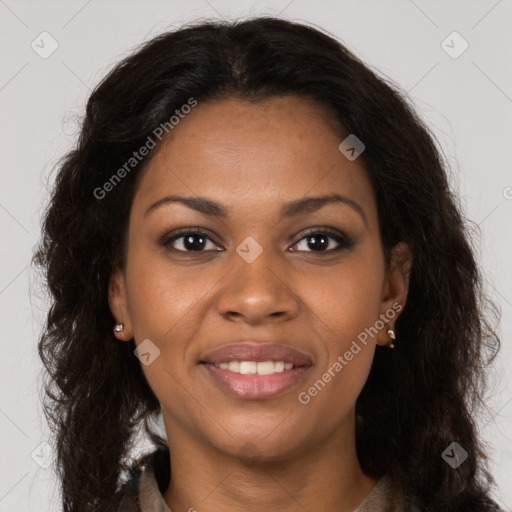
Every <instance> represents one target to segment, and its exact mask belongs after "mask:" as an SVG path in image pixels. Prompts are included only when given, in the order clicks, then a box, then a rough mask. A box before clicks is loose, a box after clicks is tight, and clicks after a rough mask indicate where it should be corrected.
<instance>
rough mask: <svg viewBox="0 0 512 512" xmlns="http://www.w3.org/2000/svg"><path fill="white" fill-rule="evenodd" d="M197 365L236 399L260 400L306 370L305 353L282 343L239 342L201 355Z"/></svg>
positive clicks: (308, 360) (287, 386)
mask: <svg viewBox="0 0 512 512" xmlns="http://www.w3.org/2000/svg"><path fill="white" fill-rule="evenodd" d="M200 363H201V365H202V366H203V368H204V369H205V370H206V372H207V374H208V376H209V377H210V378H211V380H212V381H213V382H214V383H215V384H217V385H218V387H219V388H220V389H221V390H222V391H224V392H226V393H228V394H229V395H231V396H234V397H236V398H241V399H244V400H263V399H268V398H272V397H275V396H277V395H280V394H282V393H284V392H285V391H286V390H288V389H290V388H291V387H293V386H295V385H297V384H298V383H299V382H301V381H302V380H303V379H304V378H305V376H306V375H307V374H308V373H309V371H308V370H309V369H310V368H311V367H312V365H313V362H312V359H311V357H310V356H309V355H307V354H305V353H303V352H300V351H299V350H296V349H293V348H291V347H287V346H285V345H276V344H263V343H261V342H260V343H254V342H243V343H237V344H232V345H227V346H224V347H221V348H219V349H216V350H213V351H211V352H208V353H207V354H205V355H204V356H202V358H201V361H200Z"/></svg>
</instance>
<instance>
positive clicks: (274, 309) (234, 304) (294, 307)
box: [217, 250, 299, 325]
mask: <svg viewBox="0 0 512 512" xmlns="http://www.w3.org/2000/svg"><path fill="white" fill-rule="evenodd" d="M269 252H270V251H268V250H266V251H265V250H264V251H263V252H262V253H261V255H260V256H259V257H258V258H257V259H256V260H255V261H253V262H252V263H248V262H246V261H244V260H243V259H242V258H241V257H240V256H238V255H237V254H234V259H235V261H234V264H233V267H232V270H231V272H229V273H228V275H227V276H226V281H225V285H224V287H223V288H222V291H221V293H220V295H219V297H218V299H217V308H218V312H219V314H220V315H221V316H223V317H224V318H226V319H227V320H230V321H232V322H241V323H247V324H250V325H258V324H265V323H272V322H284V321H286V320H290V319H292V318H295V317H296V316H297V314H298V311H299V299H298V297H297V295H296V293H295V291H294V290H293V289H292V287H291V285H290V284H289V283H288V282H287V279H286V272H284V271H283V268H282V265H281V264H280V263H279V264H277V263H276V261H275V259H274V260H273V259H272V258H271V255H270V254H269Z"/></svg>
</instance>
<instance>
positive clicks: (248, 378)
mask: <svg viewBox="0 0 512 512" xmlns="http://www.w3.org/2000/svg"><path fill="white" fill-rule="evenodd" d="M344 138H345V135H343V133H342V131H341V129H340V128H339V127H337V125H336V124H335V123H334V121H333V120H330V119H329V116H328V114H327V113H326V112H325V111H324V110H323V109H322V107H320V106H318V105H316V104H314V103H311V102H307V101H305V100H303V99H298V98H293V97H282V98H272V99H268V100H265V101H263V102H259V103H250V102H247V101H242V100H236V99H229V100H222V101H215V102H209V103H204V104H201V103H199V104H198V106H197V107H195V108H194V109H193V110H192V112H191V113H190V114H189V115H188V116H186V117H185V118H184V119H182V120H181V121H180V122H179V124H178V125H176V126H175V127H174V128H173V130H172V132H171V133H170V135H169V136H168V138H167V139H166V140H165V144H163V145H162V146H161V147H160V148H159V149H158V153H156V154H155V157H154V159H153V160H152V161H151V163H150V164H149V165H148V167H147V168H146V170H145V173H144V175H143V176H142V179H141V181H140V185H139V187H138V189H137V192H136V195H135V197H134V201H133V206H132V209H131V214H130V219H129V229H128V245H127V260H126V266H125V269H124V273H121V272H118V273H117V274H115V275H114V276H113V279H112V280H111V287H110V304H111V309H112V312H113V314H114V316H115V318H116V320H117V321H122V322H123V323H124V324H125V329H124V331H123V333H121V334H119V337H120V338H121V339H125V340H126V339H130V338H131V337H132V336H133V337H135V340H136V343H137V345H140V344H141V343H143V345H142V346H141V347H140V352H141V354H143V355H142V356H141V361H142V368H143V370H144V373H145V375H146V378H147V380H148V382H149V385H150V386H151V388H152V389H153V391H154V393H155V395H156V396H157V398H158V399H159V401H160V403H161V406H162V411H163V417H164V422H165V426H166V430H167V435H168V436H169V443H170V445H172V443H173V439H175V440H178V439H180V436H181V437H183V436H184V435H187V436H189V438H193V439H195V440H197V441H198V442H201V443H205V444H208V445H209V446H210V447H214V448H216V449H218V450H221V451H223V452H224V453H227V454H233V455H238V456H242V455H247V456H250V455H254V450H256V452H257V454H258V456H259V457H274V458H279V457H284V456H287V457H288V456H290V455H291V454H293V453H294V452H296V451H299V450H300V451H304V450H305V447H308V446H309V447H313V446H315V445H318V443H321V442H322V441H326V440H328V439H333V436H336V435H337V433H341V432H345V433H347V432H352V429H353V424H354V404H355V401H356V398H357V396H358V395H359V393H360V391H361V389H362V387H363V385H364V383H365V381H366V379H367V376H368V373H369V370H370V366H371V363H372V359H373V355H374V350H375V345H376V343H380V344H389V343H390V341H391V340H390V338H389V336H388V334H387V327H382V325H383V324H385V323H388V321H389V324H390V325H391V326H393V325H394V323H395V321H396V318H397V316H398V313H397V312H398V310H399V309H400V308H401V306H403V305H404V304H405V297H406V292H407V279H406V277H405V276H404V274H403V273H402V272H401V271H400V269H395V268H394V267H391V269H390V271H389V272H387V269H386V268H385V264H384V257H383V251H382V247H381V240H380V237H379V226H378V217H377V209H376V202H375V197H374V192H373V189H372V186H371V184H370V181H369V179H368V176H367V173H366V171H365V169H364V168H363V166H362V164H361V159H360V158H357V159H355V160H354V161H350V160H349V159H347V158H346V156H345V155H344V154H343V153H341V152H340V150H339V149H338V146H339V144H340V143H341V142H342V140H343V139H344ZM363 142H364V141H363ZM335 195H336V196H337V197H338V199H334V200H330V201H327V200H324V199H322V200H321V199H317V200H313V199H312V198H320V197H327V196H330V197H331V198H332V197H333V196H335ZM172 196H179V197H181V198H182V201H178V200H172ZM166 198H167V199H166ZM187 203H188V205H187ZM194 230H198V231H200V232H201V234H199V235H198V234H197V233H196V234H194ZM397 303H399V304H400V306H397ZM393 305H395V307H394V308H393ZM382 315H387V316H382ZM379 320H380V321H379ZM383 320H384V321H383ZM376 330H378V331H379V333H378V334H377V335H375V332H376ZM371 334H374V335H375V336H374V337H372V335H371ZM226 347H227V348H226ZM225 348H226V350H222V351H220V352H219V351H218V350H219V349H225ZM358 349H359V350H358ZM265 361H271V362H270V363H269V362H265ZM221 363H223V364H221ZM258 363H260V364H258ZM283 363H285V364H283ZM216 365H218V366H216ZM291 365H293V367H292V368H291V369H289V368H290V366H291ZM226 366H227V368H226ZM340 367H341V368H340ZM254 371H256V372H257V373H256V374H254V373H253V372H254ZM185 433H186V434H185ZM251 450H252V453H251Z"/></svg>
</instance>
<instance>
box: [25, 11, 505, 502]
mask: <svg viewBox="0 0 512 512" xmlns="http://www.w3.org/2000/svg"><path fill="white" fill-rule="evenodd" d="M282 95H295V96H297V97H303V98H307V99H311V100H314V101H316V102H317V103H318V104H319V105H322V106H325V107H327V108H328V110H329V111H330V112H332V114H333V115H334V116H335V117H336V118H337V119H338V120H339V121H340V123H341V124H342V126H343V127H344V128H345V130H346V132H347V133H353V134H356V135H357V137H358V138H359V139H360V140H361V141H363V142H364V144H365V146H366V149H365V151H364V153H363V154H362V155H361V159H362V162H363V165H364V167H365V168H366V170H367V172H368V175H369V176H370V179H371V182H372V184H373V187H374V190H375V194H376V198H377V205H378V215H379V223H380V231H381V238H382V245H383V251H384V254H385V256H386V258H387V261H389V257H390V251H391V249H392V248H393V247H394V246H395V245H396V244H397V243H399V242H401V241H405V242H406V243H407V244H408V245H409V247H410V248H411V251H412V254H413V258H414V261H413V266H412V272H411V278H410V288H409V294H408V300H407V305H406V307H405V309H404V311H403V313H402V315H401V316H400V318H399V319H398V321H397V322H396V334H397V342H396V345H397V347H396V349H395V350H381V349H380V347H377V351H376V354H375V358H374V362H373V366H372V368H371V372H370V376H369V378H368V381H367V382H366V385H365V386H364V389H363V390H362V392H361V394H360V396H359V398H358V400H357V403H356V420H357V422H356V446H357V453H358V457H359V460H360V464H361V466H362V469H363V471H364V472H365V473H366V474H368V475H371V476H373V477H375V478H378V477H380V476H381V475H383V474H384V473H389V474H390V476H391V478H392V479H393V481H394V482H396V483H397V484H398V485H399V486H400V487H401V489H403V491H404V492H405V493H406V494H407V495H409V496H413V497H414V502H415V505H416V506H417V507H418V508H419V509H420V510H425V511H432V512H433V511H435V512H443V511H446V512H448V511H450V512H456V511H461V512H462V511H464V512H467V511H468V510H471V511H477V510H483V509H484V505H485V504H486V503H488V499H487V495H488V493H489V488H490V485H491V484H492V478H491V476H490V474H489V472H488V470H487V469H486V466H487V462H486V456H485V453H484V451H483V449H482V446H481V443H480V441H479V439H478V436H477V426H476V417H477V416H476V415H477V414H478V413H480V412H481V411H482V405H483V399H484V392H485V389H486V387H485V375H486V367H487V366H488V364H489V363H490V362H491V361H492V359H493V357H494V356H495V354H496V353H497V351H498V349H499V339H498V338H497V336H496V334H495V332H494V329H495V322H496V321H497V314H496V308H495V307H494V306H493V304H492V303H491V302H490V301H489V300H488V299H487V298H486V296H485V295H484V293H483V287H482V279H481V274H480V272H479V269H478V267H477V264H476V262H475V257H474V249H473V248H472V245H471V240H472V235H473V232H474V231H475V230H474V229H473V227H474V226H473V227H472V225H471V224H470V223H469V222H468V221H467V220H466V219H465V218H464V217H463V215H462V213H461V208H460V206H459V204H458V201H457V199H456V198H455V197H454V195H453V194H452V192H451V189H450V187H449V183H448V179H447V173H446V164H445V162H444V159H443V157H442V153H441V152H440V150H439V149H438V146H437V144H436V142H435V139H434V137H433V136H432V135H431V134H430V133H429V131H428V130H427V129H426V127H425V126H424V124H423V123H422V122H421V121H420V119H418V117H417V115H416V114H415V112H414V110H413V109H412V108H411V106H410V105H409V102H408V100H407V98H405V97H404V95H403V94H402V93H401V92H400V91H399V89H398V88H397V87H395V86H394V85H393V84H391V83H389V81H387V80H385V79H383V78H381V77H379V76H378V75H377V74H376V73H375V72H373V71H371V70H370V69H369V68H368V67H367V66H365V65H364V64H363V63H362V62H361V61H360V60H359V59H358V58H357V57H356V56H355V55H353V54H352V53H351V52H349V51H348V50H347V49H346V48H345V47H344V46H343V45H342V44H340V43H339V42H337V41H336V40H334V39H333V38H332V37H330V36H328V35H326V34H324V33H322V32H321V31H320V30H317V29H314V28H311V27H308V26H306V25H303V24H298V23H293V22H289V21H284V20H281V19H275V18H269V17H263V18H255V19H250V20H247V21H238V22H201V23H196V24H193V25H188V26H186V27H183V28H181V29H180V30H176V31H173V32H168V33H164V34H162V35H160V36H158V37H155V38H154V39H152V40H151V41H149V42H148V43H146V44H144V45H143V46H142V47H141V48H139V49H137V51H136V52H134V53H133V54H132V55H131V56H129V57H128V58H125V59H124V60H123V61H122V62H120V63H119V64H118V65H117V66H116V67H115V68H114V69H113V70H112V71H111V72H110V73H109V74H108V76H106V78H105V79H104V80H103V81H102V82H101V83H100V84H99V85H98V86H97V87H96V89H95V90H94V91H93V93H92V94H91V96H90V98H89V100H88V102H87V109H86V115H85V118H84V120H83V124H82V129H81V133H80V136H79V138H78V141H77V144H76V146H75V148H74V149H73V150H72V151H71V152H69V154H67V155H66V156H65V157H64V158H63V160H62V161H61V163H60V164H59V167H58V173H57V176H56V183H55V187H54V191H53V194H52V196H51V200H50V203H49V206H48V208H47V210H46V212H45V215H44V220H43V236H42V240H41V245H40V249H39V251H38V252H37V253H36V255H35V258H34V261H35V263H36V264H37V265H38V266H39V267H40V268H41V269H42V270H43V271H44V277H45V280H46V284H47V286H48V288H49V290H50V292H51V296H52V304H51V309H50V311H49V313H48V317H47V324H46V326H45V330H44V332H43V333H42V336H41V339H40V341H39V345H38V347H39V354H40V357H41V359H42V361H43V363H44V366H45V368H46V370H47V374H48V376H47V379H46V381H45V387H44V390H45V393H46V399H45V404H44V408H45V413H46V416H47V418H48V421H49V424H50V426H51V428H52V431H53V433H54V436H55V450H56V453H57V463H58V464H57V467H58V474H59V478H60V482H61V487H62V504H63V509H64V511H65V512H75V511H76V512H78V511H81V512H83V511H99V510H104V509H106V507H107V505H108V503H109V500H110V499H111V497H112V495H113V494H114V493H115V492H116V490H117V489H118V488H119V487H120V483H121V482H122V481H123V478H122V477H123V475H125V474H126V471H128V469H129V468H130V465H131V464H132V463H133V461H132V460H131V459H130V457H129V454H130V453H131V450H132V448H133V440H134V433H135V432H136V430H137V428H138V427H139V426H140V425H144V426H145V429H146V431H147V434H148V435H149V436H150V439H153V440H154V441H155V443H156V445H158V444H160V445H161V444H162V438H161V437H159V436H158V435H157V433H156V432H155V431H154V429H153V428H152V427H150V426H149V425H150V424H149V423H148V419H151V418H154V417H155V416H157V415H158V414H159V413H160V404H159V402H158V400H157V398H156V396H155V395H154V393H153V392H152V390H151V389H150V387H149V385H148V383H147V381H146V379H145V377H144V374H143V372H142V370H141V365H140V362H139V360H138V359H137V358H136V357H135V356H134V354H133V349H134V347H135V344H134V341H133V340H132V341H131V342H129V343H120V342H119V341H117V339H116V338H115V337H114V335H113V332H112V326H113V324H114V319H113V317H112V314H111V312H110V309H109V305H108V297H107V290H108V282H109V278H110V276H111V275H112V273H113V272H114V270H116V269H119V268H123V266H124V258H125V252H124V251H125V248H126V247H125V241H126V232H127V223H128V218H129V212H130V207H131V203H132V200H133V196H134V192H135V188H136V185H137V177H138V176H140V173H141V171H142V170H143V169H144V168H145V167H146V165H147V163H148V162H149V161H150V159H151V156H152V155H153V154H154V151H152V152H150V154H149V155H148V156H146V157H145V158H144V159H143V160H142V161H141V162H140V163H138V164H137V165H135V166H133V169H130V172H127V173H126V175H125V176H123V179H121V180H119V181H118V182H117V181H116V183H115V186H112V187H111V190H109V192H108V194H106V195H105V196H104V197H100V198H99V197H98V196H99V195H101V194H99V193H98V188H102V187H104V184H105V183H106V182H108V181H109V180H110V179H111V178H112V176H113V174H115V173H116V172H117V171H118V169H119V168H121V167H122V166H123V165H124V164H125V163H126V162H127V161H128V160H129V159H130V157H132V154H133V152H134V151H135V150H137V149H138V148H139V147H141V146H143V145H144V144H145V143H146V141H147V138H148V136H151V134H153V132H154V130H155V128H156V127H158V126H160V125H161V124H162V123H166V122H168V121H169V119H170V117H171V116H172V115H173V114H174V113H175V111H176V109H180V107H181V106H182V105H185V104H187V102H189V100H190V98H195V100H197V102H198V103H199V104H200V103H202V102H206V101H214V100H215V99H220V98H229V97H237V98H243V99H247V100H251V101H252V100H254V101H257V100H258V99H265V98H269V97H275V96H282ZM95 191H96V193H95ZM491 317H492V322H491V320H488V319H490V318H491ZM454 441H456V442H457V443H458V444H459V445H460V446H462V447H463V448H464V450H465V451H466V452H467V453H468V458H467V460H466V461H465V462H464V463H463V464H462V465H460V467H458V468H457V469H453V468H452V467H450V465H448V464H447V463H446V462H445V461H444V460H443V458H442V457H441V454H442V453H443V451H444V450H445V449H446V448H447V447H448V446H449V445H450V444H451V443H452V442H454ZM167 453H169V452H167ZM171 453H172V447H171Z"/></svg>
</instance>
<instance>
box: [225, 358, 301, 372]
mask: <svg viewBox="0 0 512 512" xmlns="http://www.w3.org/2000/svg"><path fill="white" fill-rule="evenodd" d="M215 366H216V367H217V368H221V369H223V370H229V371H231V372H235V373H241V374H242V375H251V374H252V375H255V374H258V375H272V374H273V373H281V372H282V371H284V370H291V369H292V368H293V364H292V363H285V362H283V361H260V362H256V361H230V362H229V363H219V364H216V365H215Z"/></svg>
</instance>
